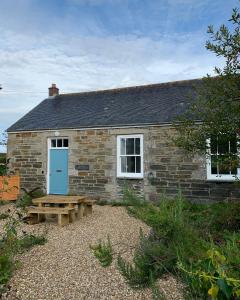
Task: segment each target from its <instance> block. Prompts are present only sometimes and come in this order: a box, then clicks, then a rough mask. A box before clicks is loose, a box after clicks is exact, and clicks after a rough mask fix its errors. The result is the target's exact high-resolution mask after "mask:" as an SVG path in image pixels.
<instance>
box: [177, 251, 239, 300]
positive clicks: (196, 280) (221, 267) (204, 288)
mask: <svg viewBox="0 0 240 300" xmlns="http://www.w3.org/2000/svg"><path fill="white" fill-rule="evenodd" d="M178 268H179V270H180V271H181V272H183V273H184V275H185V280H186V281H187V282H188V287H189V289H190V290H191V295H192V296H194V297H196V296H198V297H199V296H201V295H202V296H204V295H205V297H206V295H209V296H210V297H211V299H218V300H224V299H239V297H240V279H239V278H234V277H232V272H231V271H232V270H231V269H232V266H231V265H230V264H229V262H228V260H227V258H226V257H225V256H224V255H223V254H222V253H220V252H219V251H218V250H217V249H215V248H214V247H212V248H211V249H210V250H208V251H207V257H206V258H205V259H204V260H200V261H198V262H194V263H193V264H192V265H191V267H189V266H186V265H184V264H183V263H181V262H178ZM199 291H200V293H199Z"/></svg>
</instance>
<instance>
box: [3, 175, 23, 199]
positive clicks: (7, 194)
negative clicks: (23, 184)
mask: <svg viewBox="0 0 240 300" xmlns="http://www.w3.org/2000/svg"><path fill="white" fill-rule="evenodd" d="M19 193H20V177H19V176H18V175H11V176H0V201H11V200H17V198H18V196H19Z"/></svg>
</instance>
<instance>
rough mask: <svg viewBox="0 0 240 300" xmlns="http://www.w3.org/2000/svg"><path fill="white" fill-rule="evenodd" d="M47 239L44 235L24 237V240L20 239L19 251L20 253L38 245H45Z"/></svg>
mask: <svg viewBox="0 0 240 300" xmlns="http://www.w3.org/2000/svg"><path fill="white" fill-rule="evenodd" d="M46 242H47V239H46V237H45V236H44V235H38V236H36V235H33V234H29V235H24V236H23V237H22V238H19V239H18V249H19V251H21V252H22V251H24V250H29V249H30V248H32V247H33V246H36V245H44V244H45V243H46Z"/></svg>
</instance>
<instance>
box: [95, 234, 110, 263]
mask: <svg viewBox="0 0 240 300" xmlns="http://www.w3.org/2000/svg"><path fill="white" fill-rule="evenodd" d="M90 249H91V250H92V251H93V254H94V256H95V257H96V258H97V259H98V260H99V262H100V264H101V266H103V267H104V268H105V267H108V266H110V265H111V263H112V260H113V250H112V244H111V241H110V237H109V235H108V238H107V242H103V241H101V240H100V241H99V242H98V244H97V245H91V246H90Z"/></svg>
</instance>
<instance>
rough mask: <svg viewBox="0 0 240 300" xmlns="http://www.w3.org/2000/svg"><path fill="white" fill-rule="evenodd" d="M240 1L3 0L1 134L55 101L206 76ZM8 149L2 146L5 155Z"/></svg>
mask: <svg viewBox="0 0 240 300" xmlns="http://www.w3.org/2000/svg"><path fill="white" fill-rule="evenodd" d="M239 3H240V2H239V1H238V0H215V1H212V0H0V32H1V41H0V70H1V71H0V84H1V86H2V89H1V90H0V132H1V131H3V130H5V129H7V128H8V127H9V126H10V125H11V124H13V123H14V122H16V121H17V120H18V119H19V118H20V117H22V116H23V115H24V114H25V113H27V112H28V111H29V110H31V109H32V108H33V107H34V106H36V105H37V104H38V103H40V102H41V101H42V100H43V99H44V98H46V97H47V96H48V87H49V86H50V85H51V84H52V83H56V84H57V86H58V87H59V89H60V93H68V92H81V91H89V90H99V89H108V88H115V87H124V86H134V85H142V84H150V83H160V82H168V81H175V80H183V79H193V78H200V77H203V76H205V75H206V74H207V73H208V74H213V68H214V66H221V65H222V63H223V62H222V61H221V60H220V59H219V58H216V57H215V55H214V54H213V53H211V52H209V51H207V50H206V49H205V42H206V40H207V39H208V38H209V37H208V35H207V33H206V31H207V27H208V25H210V24H211V25H213V26H214V27H215V28H216V29H217V28H218V27H219V26H220V25H221V24H222V23H225V24H227V21H228V19H229V18H230V15H231V11H232V8H234V7H239ZM1 151H4V149H3V148H2V147H0V152H1Z"/></svg>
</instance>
